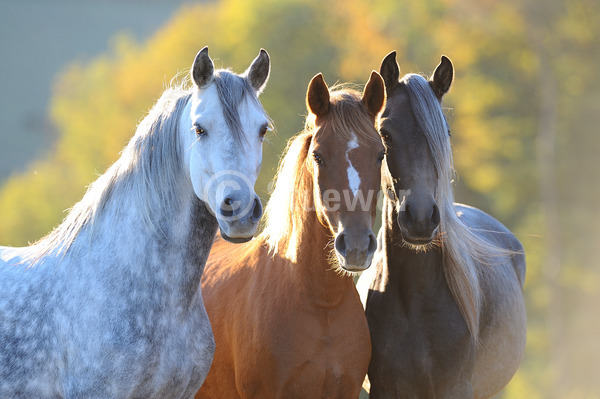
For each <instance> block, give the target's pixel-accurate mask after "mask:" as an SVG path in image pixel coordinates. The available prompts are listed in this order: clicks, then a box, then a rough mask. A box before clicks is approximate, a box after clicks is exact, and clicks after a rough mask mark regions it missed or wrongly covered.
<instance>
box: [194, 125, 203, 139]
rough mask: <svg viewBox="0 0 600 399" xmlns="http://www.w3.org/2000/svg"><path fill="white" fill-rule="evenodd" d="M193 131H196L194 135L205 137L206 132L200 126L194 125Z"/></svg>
mask: <svg viewBox="0 0 600 399" xmlns="http://www.w3.org/2000/svg"><path fill="white" fill-rule="evenodd" d="M194 129H195V130H196V134H197V135H198V136H206V130H204V128H203V127H202V126H200V125H194Z"/></svg>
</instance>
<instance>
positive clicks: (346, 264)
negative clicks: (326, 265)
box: [334, 231, 377, 271]
mask: <svg viewBox="0 0 600 399" xmlns="http://www.w3.org/2000/svg"><path fill="white" fill-rule="evenodd" d="M334 248H335V250H336V252H337V253H338V254H339V257H341V262H340V263H341V266H342V267H343V268H344V269H346V270H349V271H362V270H365V269H366V268H368V267H369V266H370V264H371V260H372V259H373V254H374V253H375V251H376V250H377V239H376V238H375V234H373V232H372V231H369V233H368V234H366V235H365V234H356V235H352V236H350V235H347V234H346V233H343V232H342V233H339V234H338V235H337V237H336V238H335V243H334Z"/></svg>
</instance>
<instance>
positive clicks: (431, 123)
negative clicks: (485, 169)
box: [401, 74, 512, 340]
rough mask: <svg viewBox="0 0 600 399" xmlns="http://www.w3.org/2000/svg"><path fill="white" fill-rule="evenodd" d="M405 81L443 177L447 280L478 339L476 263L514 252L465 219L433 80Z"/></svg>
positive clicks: (439, 196)
mask: <svg viewBox="0 0 600 399" xmlns="http://www.w3.org/2000/svg"><path fill="white" fill-rule="evenodd" d="M401 82H403V83H404V84H405V85H406V88H407V91H408V94H409V99H410V104H411V108H412V110H413V113H414V115H415V118H416V120H417V123H418V125H419V126H420V128H421V129H420V130H421V131H422V132H423V134H424V135H425V137H426V139H427V144H428V146H429V152H430V155H431V159H432V161H433V163H434V165H435V169H436V172H437V175H438V186H437V190H436V198H435V200H436V202H437V203H438V204H439V209H440V217H441V220H440V229H439V232H440V233H439V243H440V244H441V249H442V252H443V257H444V274H445V276H446V281H447V283H448V287H449V288H450V291H451V292H452V295H453V296H454V299H455V300H456V302H457V304H458V306H459V308H460V311H461V313H462V315H463V317H464V319H465V321H466V323H467V326H468V327H469V330H470V331H471V334H472V335H473V337H474V339H475V340H477V334H478V331H479V315H480V310H481V306H482V297H483V296H482V293H481V289H480V284H479V277H480V271H479V270H478V267H477V266H476V263H477V262H480V263H482V264H484V265H492V264H493V263H494V259H495V260H498V259H499V258H503V257H505V256H507V255H511V254H512V253H511V252H510V251H507V250H506V249H503V248H500V247H497V246H495V245H493V244H491V243H490V242H488V241H486V240H484V239H482V238H481V237H479V236H478V235H476V234H475V233H474V231H473V230H472V229H471V228H469V227H468V226H466V225H465V224H464V223H463V222H462V221H461V220H460V219H459V216H458V215H457V213H456V210H455V207H454V194H453V190H452V180H453V177H454V168H453V160H452V148H451V146H450V137H449V134H448V132H449V128H448V124H447V122H446V118H445V117H444V114H443V111H442V108H441V106H440V103H439V100H438V99H437V98H436V97H435V95H434V93H433V91H432V90H431V87H430V85H429V82H428V81H427V80H426V79H425V78H423V77H422V76H420V75H417V74H408V75H406V76H404V77H403V78H402V80H401Z"/></svg>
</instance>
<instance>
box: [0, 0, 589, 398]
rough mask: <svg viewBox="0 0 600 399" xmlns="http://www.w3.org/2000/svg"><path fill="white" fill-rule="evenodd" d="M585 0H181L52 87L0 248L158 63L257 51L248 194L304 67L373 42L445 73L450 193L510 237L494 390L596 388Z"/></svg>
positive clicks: (231, 60)
mask: <svg viewBox="0 0 600 399" xmlns="http://www.w3.org/2000/svg"><path fill="white" fill-rule="evenodd" d="M598 32H600V4H599V3H598V2H597V1H596V0H569V1H567V2H564V1H562V0H549V1H544V2H542V0H532V1H531V2H525V3H523V2H519V1H517V0H507V1H505V2H493V1H489V0H486V1H479V0H477V1H476V0H424V1H420V2H417V1H413V2H398V1H396V0H373V1H371V2H364V1H361V0H332V1H330V2H317V1H312V0H262V1H261V0H251V1H242V0H222V1H219V2H213V3H209V4H205V5H198V6H186V7H184V8H182V9H181V11H180V12H179V13H178V14H177V15H175V16H174V18H173V19H172V20H171V21H170V22H169V23H168V24H167V25H165V26H164V27H162V28H160V29H159V30H158V31H157V32H156V34H155V36H154V37H153V38H152V39H150V40H149V41H148V42H146V43H142V44H138V43H134V42H133V41H132V40H131V39H130V38H129V37H127V36H118V37H116V38H115V39H114V41H113V43H112V45H111V48H110V50H109V51H108V52H107V54H105V55H103V56H100V57H98V58H97V59H96V60H94V61H93V62H91V63H89V64H85V65H82V64H75V65H73V66H72V67H71V68H70V69H69V70H67V71H66V72H65V73H64V74H63V75H62V76H61V77H60V78H59V79H58V80H57V82H56V85H55V90H54V92H55V95H54V99H53V101H52V107H51V110H50V111H51V116H52V118H53V120H54V121H55V123H56V125H57V127H58V130H59V132H60V139H59V140H58V142H57V143H56V146H55V148H53V149H52V151H51V152H50V153H49V155H48V157H47V158H46V159H44V160H41V161H38V162H36V163H34V164H33V165H32V166H31V168H30V170H29V171H27V172H25V173H23V174H19V175H15V176H13V177H12V178H11V179H10V180H9V181H8V182H7V184H6V185H5V186H4V187H2V189H1V191H0V215H2V218H1V221H0V242H2V243H8V244H12V245H23V244H26V243H27V241H32V240H35V239H37V238H39V237H40V236H41V235H42V234H44V233H45V232H47V231H49V230H50V229H51V228H52V226H53V225H55V224H56V223H58V222H59V220H60V218H61V216H62V215H61V211H62V210H63V209H66V208H67V207H69V206H70V205H72V204H73V203H74V202H75V201H77V200H78V198H80V197H81V195H82V193H83V190H84V187H85V185H86V184H88V183H89V182H90V181H92V180H93V179H94V178H95V177H96V176H97V174H98V173H99V172H100V171H102V170H104V169H105V168H106V167H107V166H108V165H109V164H110V163H111V162H113V161H114V160H115V159H116V158H117V157H118V153H119V151H120V149H121V148H122V147H123V146H124V145H125V143H126V142H127V140H128V139H129V138H130V137H131V136H132V134H133V131H134V126H135V121H136V120H137V121H139V120H140V119H141V117H142V115H144V113H145V112H146V111H147V110H148V109H149V108H150V107H151V105H152V104H153V102H154V101H155V100H156V99H157V98H158V97H159V95H160V93H161V91H162V90H163V89H164V86H165V85H167V84H168V83H169V81H170V79H171V77H172V76H173V75H174V74H175V72H176V71H180V75H181V76H183V75H184V74H185V73H186V72H187V70H188V68H189V65H190V64H191V61H192V59H193V56H194V54H195V52H196V51H197V50H198V49H200V48H201V47H203V46H204V45H209V47H210V53H211V55H212V56H213V58H214V59H215V63H216V65H217V67H219V66H223V67H227V66H231V67H232V69H233V70H234V71H236V72H242V71H243V69H244V68H246V67H247V66H248V65H249V62H250V60H251V59H252V58H253V57H254V56H255V55H256V54H257V52H258V49H259V48H260V47H264V48H265V49H267V50H268V51H269V53H270V54H271V58H272V74H271V79H270V82H269V84H268V86H267V88H266V90H265V93H264V94H263V95H262V97H261V101H262V102H263V104H264V106H265V108H266V110H267V111H268V112H269V114H270V115H271V117H272V118H273V120H274V121H275V126H276V129H277V132H276V133H275V134H273V135H271V136H270V137H269V140H270V144H267V145H265V157H264V162H263V173H261V176H260V177H259V181H258V183H257V192H258V193H259V194H260V195H261V196H262V197H263V199H267V197H268V192H267V187H268V183H269V182H270V180H271V178H272V176H273V173H274V171H275V167H276V163H277V160H278V156H279V154H280V153H281V151H282V150H283V148H284V146H285V143H286V141H287V139H288V138H289V137H290V136H291V135H293V134H295V133H296V132H298V131H299V130H300V129H301V128H302V123H303V116H304V115H305V114H306V110H305V103H304V96H305V92H306V86H307V84H308V82H309V80H310V78H311V77H312V76H313V75H314V74H316V73H317V72H323V73H324V76H325V79H326V81H327V82H328V83H329V84H333V83H335V82H336V81H338V80H339V81H353V82H356V83H359V84H360V85H362V84H364V82H365V81H366V79H367V77H368V74H369V72H370V70H371V69H378V68H379V63H380V61H381V59H382V58H383V57H384V56H385V55H386V54H387V53H388V52H389V51H391V50H394V49H395V50H397V51H398V60H399V62H400V66H401V68H402V72H403V73H408V72H423V73H425V74H430V73H431V71H433V69H434V68H435V66H436V64H437V62H438V61H439V56H440V55H441V54H445V55H447V56H449V57H450V58H451V59H452V61H453V62H454V65H455V69H456V77H455V82H454V84H453V88H452V91H451V92H450V94H449V95H448V96H447V97H446V98H445V100H444V104H445V106H446V107H448V108H447V114H448V117H449V121H450V125H451V128H452V136H453V137H452V142H453V145H454V149H455V166H456V169H457V172H458V179H457V182H456V191H457V199H458V200H460V201H461V202H466V203H469V204H472V205H474V206H478V207H480V208H482V209H484V210H485V211H488V212H490V213H491V214H492V215H494V216H495V217H497V218H498V219H500V220H501V221H502V222H504V223H505V224H506V225H507V226H508V227H509V228H511V229H512V230H513V231H515V232H516V233H517V235H518V237H519V238H520V239H521V241H523V243H524V245H525V248H526V254H527V260H528V272H527V281H526V297H527V303H528V312H529V332H528V335H529V340H528V347H527V353H526V356H525V359H524V361H523V363H522V367H521V369H520V371H519V372H518V373H517V375H516V376H515V378H514V379H513V381H512V382H511V383H510V384H509V386H508V387H507V389H506V390H505V393H504V395H502V396H506V397H510V398H527V399H530V398H551V397H555V398H567V397H568V398H588V397H594V395H597V393H598V392H600V380H598V378H597V375H596V374H597V366H596V361H597V359H598V358H599V357H600V345H598V343H597V333H598V331H599V328H600V321H599V320H598V317H597V311H596V309H595V304H596V303H598V302H599V301H600V265H599V262H598V261H597V259H599V258H600V247H599V246H598V245H597V243H598V242H600V230H599V229H598V228H597V225H596V223H597V221H598V216H599V215H598V212H597V211H596V206H597V204H598V203H600V188H599V187H598V186H597V184H595V183H597V182H598V181H600V179H599V177H600V176H599V171H598V155H597V154H598V152H599V150H600V137H599V135H598V134H597V133H598V132H597V130H598V129H597V126H599V125H600V113H599V112H598V111H597V110H598V109H599V107H600V80H599V79H597V77H596V74H597V72H596V70H597V65H598V64H599V61H600V40H598V37H597V36H598V35H597V33H598Z"/></svg>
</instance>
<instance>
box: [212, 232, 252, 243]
mask: <svg viewBox="0 0 600 399" xmlns="http://www.w3.org/2000/svg"><path fill="white" fill-rule="evenodd" d="M219 230H220V232H221V237H223V239H224V240H225V241H227V242H230V243H233V244H243V243H245V242H248V241H250V240H252V239H253V238H254V236H253V235H251V236H248V237H229V236H228V235H227V234H225V233H224V232H223V230H222V229H219Z"/></svg>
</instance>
